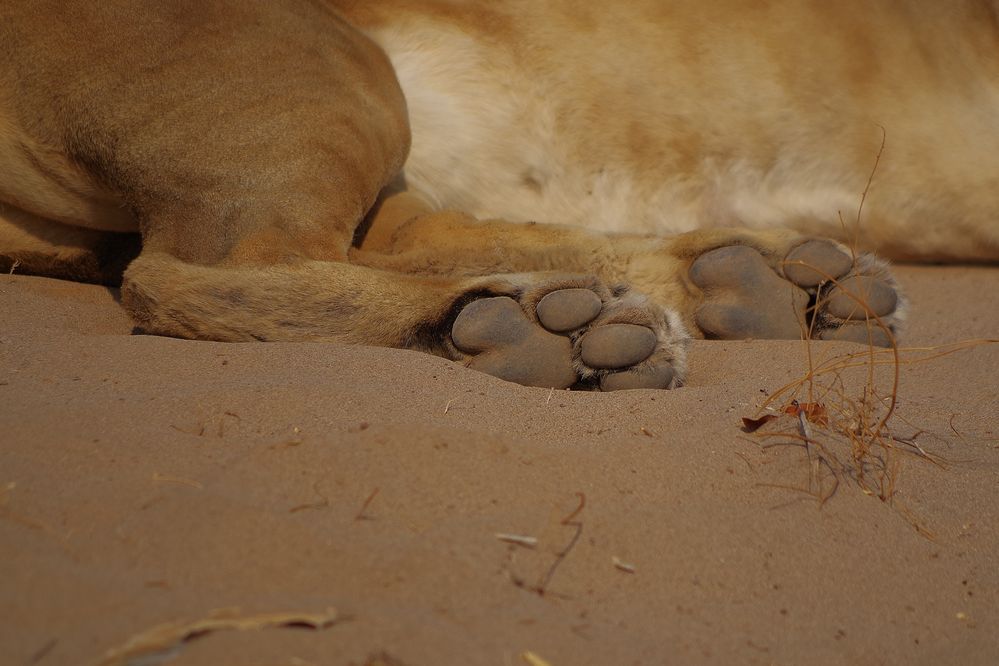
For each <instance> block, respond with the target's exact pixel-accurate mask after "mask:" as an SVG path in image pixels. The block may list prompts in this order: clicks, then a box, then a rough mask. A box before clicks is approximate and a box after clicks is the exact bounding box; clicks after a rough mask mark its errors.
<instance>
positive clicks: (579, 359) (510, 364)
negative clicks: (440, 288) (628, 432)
mask: <svg viewBox="0 0 999 666" xmlns="http://www.w3.org/2000/svg"><path fill="white" fill-rule="evenodd" d="M524 307H525V305H524V304H522V303H518V302H517V301H516V300H514V299H513V298H511V297H508V296H498V297H493V298H482V299H478V300H475V301H472V302H471V303H470V304H468V305H467V306H465V307H464V308H463V309H462V310H461V312H460V313H459V314H458V316H457V318H456V319H455V321H454V324H453V325H452V328H451V340H452V342H453V343H454V346H455V347H456V348H457V349H458V350H459V351H461V352H462V353H464V354H467V355H468V356H469V358H468V359H467V360H466V364H467V365H468V367H471V368H474V369H476V370H481V371H483V372H486V373H489V374H491V375H494V376H496V377H499V378H501V379H505V380H508V381H512V382H517V383H519V384H524V385H527V386H539V387H545V388H547V387H552V388H560V389H561V388H568V387H570V386H573V385H576V384H578V383H580V381H584V382H588V383H589V384H590V385H592V386H598V387H599V388H601V389H602V390H605V391H612V390H618V389H630V388H669V387H671V386H674V385H676V384H677V383H678V382H679V379H680V377H678V376H677V372H676V369H675V368H674V367H673V365H672V364H671V361H673V360H675V359H676V358H677V357H678V356H681V355H682V349H675V348H672V347H669V348H668V349H667V348H664V347H663V346H662V345H661V344H660V341H659V339H658V337H657V335H656V333H655V331H653V329H651V328H649V327H648V326H643V325H639V324H635V323H629V322H628V321H618V320H617V319H615V316H616V317H618V318H619V319H620V318H624V319H628V318H629V317H630V318H631V321H636V320H637V321H644V320H649V321H654V320H655V316H654V315H653V314H652V312H651V310H652V306H647V309H642V308H636V306H635V304H634V302H633V301H632V302H629V303H628V304H627V305H625V304H623V303H621V302H618V301H614V300H612V301H611V302H609V303H605V302H604V301H603V300H602V299H601V298H600V296H599V295H598V294H597V293H595V292H594V291H593V290H591V289H585V288H565V289H555V290H553V291H551V292H549V293H547V294H545V295H544V296H543V297H541V298H540V299H539V300H538V301H537V303H536V304H535V305H533V308H534V314H535V315H536V317H537V321H534V320H532V318H531V317H529V316H528V315H527V314H526V313H525V311H524ZM526 307H532V306H531V305H530V304H528V305H527V306H526ZM682 337H683V338H684V339H685V335H683V336H682ZM653 357H656V360H655V361H654V360H653Z"/></svg>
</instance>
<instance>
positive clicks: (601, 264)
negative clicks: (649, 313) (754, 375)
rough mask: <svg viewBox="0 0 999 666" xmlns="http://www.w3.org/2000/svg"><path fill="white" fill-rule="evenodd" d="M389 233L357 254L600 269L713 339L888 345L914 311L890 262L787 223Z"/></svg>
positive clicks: (426, 226) (471, 223)
mask: <svg viewBox="0 0 999 666" xmlns="http://www.w3.org/2000/svg"><path fill="white" fill-rule="evenodd" d="M403 210H405V209H403ZM375 226H377V220H376V223H375ZM386 236H387V234H382V235H381V236H380V238H381V239H382V240H381V241H380V244H379V245H378V246H377V247H378V249H379V250H380V251H381V252H377V253H369V252H368V251H367V250H368V248H367V246H366V245H364V244H362V245H361V248H360V249H359V250H358V251H357V256H358V260H359V261H364V262H368V263H369V264H371V265H382V266H394V267H396V268H397V269H403V270H407V271H409V272H422V273H435V272H440V271H445V270H460V271H464V272H465V273H466V274H481V273H485V272H491V271H515V270H551V269H556V268H557V269H559V270H570V271H587V272H592V273H594V274H596V275H598V276H599V277H600V278H601V279H603V280H605V281H607V282H608V283H610V284H627V285H629V286H630V287H631V288H633V289H634V290H636V291H637V292H640V293H643V294H646V295H648V296H649V297H651V298H652V299H653V300H655V301H656V302H657V303H659V304H660V305H662V306H663V307H667V308H671V309H673V310H675V311H676V312H677V313H678V315H679V316H680V319H681V320H682V321H683V322H684V323H685V324H686V325H687V326H688V327H689V328H690V329H691V330H692V331H693V332H694V334H695V335H698V334H699V335H701V336H703V337H709V338H723V339H745V338H771V339H775V338H776V339H787V338H792V339H794V338H800V337H814V338H822V339H845V340H853V341H857V342H873V343H875V344H879V345H887V344H890V343H891V341H892V340H893V339H894V337H895V336H896V335H897V334H898V333H899V332H900V329H901V325H902V323H903V322H904V319H905V312H906V300H905V298H904V297H903V296H902V294H901V291H900V289H899V288H898V285H897V284H896V282H895V280H894V278H893V277H892V276H891V274H890V272H889V270H888V267H887V264H886V263H884V262H883V261H881V260H879V259H877V258H876V257H874V256H872V255H868V254H861V255H858V256H855V255H854V254H853V253H852V252H851V251H850V250H849V249H848V248H846V247H845V246H843V245H842V244H839V243H836V242H834V241H830V240H825V239H820V238H814V237H810V236H804V235H801V234H799V233H797V232H794V231H790V230H783V229H781V230H766V231H763V230H743V229H711V230H700V231H694V232H690V233H686V234H680V235H677V236H673V237H667V238H661V237H651V236H635V235H620V236H607V235H602V234H597V233H594V232H589V231H586V230H582V229H575V228H570V227H560V226H553V225H535V224H526V225H525V224H512V223H507V222H503V221H498V220H488V221H478V220H475V219H473V218H471V217H469V216H467V215H462V214H460V213H455V212H446V211H445V212H440V213H432V212H431V213H422V214H420V215H417V216H416V217H413V218H411V219H410V220H408V221H406V222H403V223H399V221H398V220H397V219H396V220H394V226H393V231H392V233H391V242H388V243H386V242H385V241H384V239H385V237H386ZM427 247H433V248H434V249H433V252H432V253H431V252H429V251H427V249H426V248H427ZM449 267H450V268H449Z"/></svg>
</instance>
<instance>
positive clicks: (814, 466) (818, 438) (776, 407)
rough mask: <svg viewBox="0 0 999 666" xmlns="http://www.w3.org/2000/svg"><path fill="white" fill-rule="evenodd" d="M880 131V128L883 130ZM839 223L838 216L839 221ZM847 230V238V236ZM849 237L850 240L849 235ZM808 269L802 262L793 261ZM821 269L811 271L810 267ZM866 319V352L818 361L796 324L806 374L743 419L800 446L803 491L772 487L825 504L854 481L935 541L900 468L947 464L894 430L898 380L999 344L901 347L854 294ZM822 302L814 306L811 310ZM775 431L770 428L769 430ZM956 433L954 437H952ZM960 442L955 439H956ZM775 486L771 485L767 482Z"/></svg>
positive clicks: (806, 329)
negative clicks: (908, 499)
mask: <svg viewBox="0 0 999 666" xmlns="http://www.w3.org/2000/svg"><path fill="white" fill-rule="evenodd" d="M882 130H883V128H882ZM884 147H885V137H884V135H883V136H882V141H881V147H880V149H879V150H878V154H877V157H876V159H875V162H874V168H873V169H872V171H871V174H870V177H869V178H868V180H867V186H866V187H865V188H864V192H863V194H862V195H861V198H860V205H859V207H858V210H857V218H856V223H855V224H856V226H855V229H854V233H853V238H854V243H853V248H852V251H853V256H854V263H856V257H857V255H856V247H857V244H858V240H857V239H858V238H859V227H860V216H861V213H862V211H863V208H864V203H865V201H866V200H867V195H868V192H869V190H870V187H871V183H872V182H873V179H874V173H875V172H876V171H877V167H878V164H879V163H880V160H881V156H882V153H883V152H884ZM840 219H841V221H842V216H840ZM845 227H846V225H845V224H844V232H846V231H847V230H846V228H845ZM846 235H849V234H846ZM794 263H796V264H799V265H806V264H805V262H794ZM809 267H810V268H812V269H813V270H816V271H818V272H820V273H821V272H822V271H820V270H819V269H818V268H817V267H815V266H809ZM824 277H825V279H826V280H827V281H828V283H829V284H830V285H831V286H832V288H830V289H827V290H826V292H825V293H832V291H833V290H834V289H835V287H836V286H838V282H837V280H836V278H835V277H834V276H831V275H825V276H824ZM851 298H853V300H854V302H855V303H856V304H857V306H858V307H859V308H860V309H861V311H863V312H864V313H865V320H866V324H867V330H868V345H867V348H866V349H863V350H861V351H856V352H848V353H839V354H828V355H826V357H824V358H817V357H816V356H817V350H816V348H815V346H813V345H812V342H811V338H812V337H813V336H812V334H813V332H814V330H813V326H814V323H815V318H814V317H813V318H812V322H810V323H806V322H804V321H802V322H801V327H802V338H803V345H804V351H805V356H806V359H807V366H808V367H807V371H806V372H805V373H804V374H803V375H802V376H801V377H800V378H798V379H796V380H794V381H792V382H789V383H788V384H786V385H784V386H782V387H780V388H779V389H777V390H776V391H774V392H773V393H772V394H771V395H770V396H769V397H768V398H767V399H766V401H765V402H764V403H763V405H762V406H761V408H760V412H759V413H758V415H757V417H755V418H744V419H743V424H744V426H745V430H746V431H747V432H751V433H755V435H754V436H755V437H757V438H758V440H759V441H761V442H762V444H761V445H762V447H763V448H764V449H769V448H774V447H781V446H792V447H800V448H801V449H803V450H804V452H805V457H806V459H807V461H808V479H807V483H806V484H805V485H804V486H802V487H798V486H788V485H783V486H777V487H781V488H786V489H790V490H794V491H798V492H801V493H803V494H805V495H806V496H810V497H812V498H814V499H815V500H816V501H817V502H818V503H819V506H822V505H823V504H824V503H825V502H826V501H828V500H829V498H831V497H832V496H833V495H834V494H835V493H836V491H837V490H838V489H839V487H840V485H841V483H842V482H843V481H844V480H851V481H853V482H854V483H855V484H856V485H857V486H859V488H860V490H861V491H862V492H864V493H865V494H867V495H869V496H872V497H877V498H878V499H880V500H881V501H882V502H885V503H886V504H889V505H891V506H892V507H893V508H894V509H896V510H897V511H898V512H899V513H900V514H901V515H902V516H903V517H905V518H906V520H908V521H909V522H910V523H911V524H912V525H913V527H915V528H916V530H917V531H919V532H920V533H921V534H923V535H924V536H927V537H929V538H932V536H933V535H932V532H930V531H929V529H927V527H926V526H925V525H923V524H922V523H921V522H920V521H919V520H918V519H917V518H916V516H914V515H913V514H912V513H911V512H910V511H908V510H907V509H906V508H905V507H904V506H902V505H901V504H900V503H898V502H896V492H897V483H898V475H899V469H900V465H901V461H902V458H903V457H904V456H909V457H913V458H916V459H920V460H923V461H926V462H929V463H931V464H933V465H937V466H938V467H940V468H946V464H947V461H946V460H945V459H943V458H942V457H941V456H937V455H934V454H932V453H930V452H928V451H926V450H925V449H924V448H923V447H922V446H920V444H919V443H917V441H916V440H917V438H918V437H919V435H920V434H923V433H924V431H923V430H922V429H919V428H913V429H912V431H911V432H912V434H909V435H906V436H903V435H901V434H899V432H898V431H897V426H896V421H902V422H903V423H905V424H906V425H908V426H910V427H911V424H908V423H907V422H905V421H903V420H902V419H900V418H897V417H896V414H895V412H896V407H897V406H898V402H899V380H900V376H901V368H902V366H904V365H913V364H917V363H926V362H929V361H932V360H934V359H937V358H940V357H943V356H947V355H949V354H953V353H956V352H960V351H964V350H968V349H972V348H974V347H978V346H981V345H986V344H994V343H996V342H999V340H994V339H979V340H965V341H961V342H955V343H952V344H947V345H938V346H932V347H906V348H900V347H899V346H898V345H897V343H896V340H895V336H894V335H893V333H892V331H891V330H890V329H889V327H888V326H887V325H886V324H885V322H884V321H883V320H882V319H881V318H880V317H879V316H877V315H876V314H874V312H873V311H872V310H871V308H870V307H869V306H868V304H867V303H866V302H864V301H863V300H862V299H860V298H858V297H854V296H853V295H851ZM822 305H823V303H822V302H821V301H820V302H817V303H816V304H815V305H814V306H813V308H814V309H813V311H818V310H819V309H820V308H821V306H822ZM878 329H880V330H881V331H882V332H884V333H885V334H886V335H887V338H888V340H889V343H890V345H889V347H887V348H882V347H876V346H875V345H874V343H873V340H874V335H873V334H874V333H875V332H876V331H877V330H878ZM771 423H772V424H773V425H768V424H771ZM955 432H956V431H955ZM957 435H958V436H960V433H957ZM766 485H775V484H766Z"/></svg>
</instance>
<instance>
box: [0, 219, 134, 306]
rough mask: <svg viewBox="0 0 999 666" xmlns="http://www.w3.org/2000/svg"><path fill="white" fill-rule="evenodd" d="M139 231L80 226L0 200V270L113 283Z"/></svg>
mask: <svg viewBox="0 0 999 666" xmlns="http://www.w3.org/2000/svg"><path fill="white" fill-rule="evenodd" d="M139 244H140V242H139V235H138V234H126V233H115V232H106V231H97V230H94V229H84V228H81V227H74V226H70V225H67V224H61V223H59V222H55V221H53V220H49V219H45V218H42V217H39V216H37V215H33V214H31V213H28V212H25V211H23V210H20V209H18V208H14V207H12V206H7V205H0V272H2V273H20V274H25V275H45V276H49V277H56V278H62V279H66V280H76V281H78V282H92V283H95V284H105V285H110V286H117V285H119V284H121V276H122V272H123V271H124V270H125V267H126V266H127V265H128V262H129V261H131V260H132V259H133V258H134V257H135V256H136V255H137V254H138V252H139Z"/></svg>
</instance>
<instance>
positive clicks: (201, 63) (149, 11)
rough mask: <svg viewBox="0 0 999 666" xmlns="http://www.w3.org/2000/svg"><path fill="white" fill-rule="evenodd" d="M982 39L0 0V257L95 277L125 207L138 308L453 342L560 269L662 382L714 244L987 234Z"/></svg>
mask: <svg viewBox="0 0 999 666" xmlns="http://www.w3.org/2000/svg"><path fill="white" fill-rule="evenodd" d="M996 62H999V29H997V24H996V10H995V7H994V5H993V4H992V3H989V2H985V1H984V0H982V1H978V2H973V1H972V0H966V1H964V2H952V3H946V4H940V5H939V6H938V5H936V4H933V3H924V2H920V1H919V0H911V1H909V2H902V1H900V2H894V3H880V4H877V5H876V6H875V5H870V4H869V3H863V2H860V1H859V0H846V1H844V2H839V3H821V2H790V1H786V2H778V1H773V2H759V3H756V2H754V3H749V2H736V1H734V0H728V1H725V2H713V3H709V4H704V3H698V2H694V1H693V0H674V1H672V2H661V1H654V0H639V1H636V2H629V3H616V4H615V3H596V2H592V3H591V2H550V3H540V2H529V1H528V0H504V1H502V2H486V1H485V0H481V1H469V2H445V1H438V2H430V1H428V2H416V1H408V2H407V1H402V0H397V1H393V0H385V1H381V2H359V1H357V2H355V1H351V0H330V1H329V2H325V3H324V2H311V1H308V0H274V1H273V2H269V3H249V4H248V3H242V2H238V1H236V0H216V1H213V2H204V1H202V0H199V1H197V2H195V1H193V0H172V1H171V2H161V3H133V2H127V1H125V0H113V1H112V0H109V1H107V2H101V3H89V2H54V1H49V2H45V1H41V0H40V1H38V2H15V3H5V4H4V6H3V7H2V8H0V268H3V269H4V270H10V269H14V270H18V271H21V272H30V273H38V274H47V275H54V276H59V277H69V278H73V279H83V280H91V281H99V282H109V283H110V282H114V281H115V280H116V279H117V277H119V276H120V273H121V269H122V267H123V266H124V265H125V264H126V263H127V262H128V261H130V260H131V259H132V258H133V257H134V256H135V254H136V252H137V250H138V245H137V241H136V237H135V236H134V234H135V233H140V234H141V244H142V250H141V254H139V255H138V258H137V259H135V260H134V261H132V263H131V265H130V266H129V268H128V270H127V271H126V272H125V275H124V284H123V300H124V303H125V305H126V307H127V308H128V309H129V311H130V312H131V313H132V315H133V316H134V317H135V319H136V321H137V323H138V324H139V325H140V326H141V327H142V328H144V329H146V330H147V331H149V332H154V333H160V334H166V335H177V336H184V337H193V338H208V339H218V340H250V339H259V340H304V339H307V340H339V341H348V342H357V343H365V344H379V345H391V346H402V347H409V348H415V349H423V350H426V351H431V352H434V353H439V354H443V355H446V356H449V357H452V358H459V359H466V360H468V355H469V353H468V352H467V351H462V350H459V349H457V348H456V347H455V344H454V342H453V341H452V339H451V336H450V331H451V328H450V327H451V326H452V325H453V324H454V321H455V317H456V316H457V315H458V314H459V313H460V312H462V309H463V308H464V307H465V306H467V305H468V304H469V303H470V302H472V301H475V300H477V299H481V298H485V297H496V296H504V295H506V296H510V297H511V298H514V299H515V300H517V302H518V303H520V304H521V305H522V306H523V307H524V308H525V313H526V314H525V316H526V317H527V318H528V319H529V320H531V321H535V320H536V315H535V314H534V310H533V309H532V308H534V307H535V305H536V304H537V302H538V301H540V299H541V298H542V297H543V296H544V295H545V294H546V293H550V292H551V291H552V290H553V289H565V288H567V287H572V286H578V287H579V288H584V289H592V290H593V291H594V293H596V294H598V295H599V297H600V299H601V301H602V303H603V306H602V307H603V314H601V315H600V317H598V318H597V319H596V320H593V323H592V324H588V326H591V328H592V327H595V326H597V324H605V323H606V322H610V321H613V322H624V323H631V324H637V325H641V326H647V327H649V328H651V329H652V330H653V331H655V332H656V335H657V340H658V343H657V345H658V346H657V350H658V351H657V352H656V353H655V354H653V357H655V358H660V359H668V360H669V362H670V363H673V364H674V366H675V367H676V368H677V374H678V377H679V378H680V379H682V365H683V363H682V339H683V338H684V337H685V333H684V332H683V329H684V328H687V329H690V331H691V332H692V333H693V334H694V335H701V334H703V332H704V330H707V329H705V327H704V325H703V321H700V320H699V319H698V314H697V313H698V312H699V311H700V310H699V309H700V308H703V307H704V306H705V304H706V303H707V301H708V300H710V297H711V296H712V293H710V289H708V288H706V287H703V286H698V285H697V284H695V282H696V280H692V278H691V277H690V271H691V270H692V269H691V266H692V264H693V263H694V262H695V261H696V260H697V259H698V258H699V257H702V256H704V255H705V254H706V253H708V252H709V251H710V250H713V249H715V248H724V247H731V246H740V245H745V246H749V247H752V248H755V249H756V250H758V252H759V255H760V256H761V257H763V260H764V261H765V262H766V264H767V265H768V266H769V267H770V269H771V270H773V271H774V274H775V275H777V276H780V277H783V262H785V259H786V258H787V257H788V256H790V254H789V253H792V252H793V251H794V250H795V248H797V247H801V246H802V243H803V242H805V241H806V240H807V239H808V238H811V237H814V236H830V237H837V238H839V239H841V240H844V241H848V242H855V241H856V242H857V243H858V244H859V246H860V248H861V249H869V250H877V251H879V252H880V253H882V254H884V255H887V256H891V257H900V258H915V259H923V260H938V259H948V260H970V261H996V260H999V225H997V224H996V222H995V220H994V215H995V213H996V211H997V209H999V206H997V203H999V195H997V194H996V193H997V192H999V188H997V185H999V113H997V110H999V70H997V68H996V66H995V63H996ZM883 132H884V134H885V135H886V136H887V139H886V148H885V151H884V154H883V156H882V158H881V164H880V167H879V169H878V171H877V174H876V177H875V180H874V182H873V185H872V187H871V189H870V193H869V197H868V199H867V201H866V203H865V208H864V215H863V219H862V225H861V228H860V229H859V230H857V229H854V228H853V227H852V223H853V220H854V219H855V218H856V214H857V206H858V205H859V201H860V193H861V192H862V191H863V190H864V187H865V184H866V182H867V178H868V176H869V173H870V169H871V166H872V164H873V161H874V157H875V155H876V153H877V152H878V148H879V146H880V144H881V140H882V135H883V134H882V133H883ZM404 164H405V167H404ZM844 219H845V220H846V222H847V224H846V225H845V227H844V226H843V225H842V224H841V220H844ZM480 220H482V221H480ZM522 222H532V224H520V223H522ZM533 222H542V223H545V224H533ZM678 234H680V235H678ZM861 266H862V267H863V270H862V271H861V270H860V268H859V267H861ZM855 272H858V274H862V275H868V276H872V277H873V278H876V279H878V280H880V281H882V282H883V283H884V284H885V285H888V287H890V288H891V289H894V287H893V283H892V282H891V280H890V278H889V277H888V276H887V273H886V272H885V270H884V268H883V266H881V265H880V264H875V263H873V262H872V261H870V260H866V259H865V260H864V261H863V262H861V263H856V262H855ZM852 274H853V273H851V275H852ZM588 276H595V277H596V278H597V280H598V282H593V278H592V277H588ZM833 277H835V276H833ZM624 284H627V285H630V291H629V290H628V289H625V288H624V287H621V286H618V285H624ZM555 285H559V286H558V287H556V286H555ZM598 285H608V286H607V287H604V286H598ZM636 293H641V294H645V295H647V296H648V297H649V298H648V299H645V300H641V299H640V300H635V298H637V297H634V296H629V295H628V294H636ZM532 294H534V295H532ZM642 298H643V299H644V297H642ZM812 298H813V300H814V298H816V296H815V294H814V293H813V295H812ZM629 299H630V300H629ZM739 305H740V307H749V306H748V305H746V304H744V303H741V302H740V303H739ZM901 305H902V303H901V302H900V304H899V308H898V311H897V312H895V313H894V314H893V315H892V317H893V319H892V322H891V328H892V329H893V330H894V329H895V327H896V325H897V323H898V322H900V321H901V318H902V316H903V314H904V313H903V311H902V307H901ZM886 312H887V311H886ZM615 313H616V314H615ZM823 316H824V315H823ZM886 316H887V315H886ZM653 320H654V321H655V322H659V323H654V322H653ZM838 325H839V324H837V326H838ZM584 335H585V332H584V331H583V329H580V330H579V331H577V332H575V333H572V334H571V336H570V337H571V338H572V340H573V345H575V346H576V347H578V346H579V340H580V339H581V338H582V336H584ZM853 337H854V338H856V337H857V336H853ZM576 347H574V349H575V348H576ZM573 354H574V357H573V358H574V360H573V363H574V367H576V368H577V371H578V373H577V374H578V375H579V377H582V378H584V379H585V378H586V377H587V376H589V375H588V374H587V372H590V371H589V370H579V368H580V367H581V366H580V361H579V351H578V349H576V351H574V352H573ZM653 357H650V359H651V358H653ZM469 362H470V361H469ZM664 362H665V361H664ZM650 363H652V361H651V360H650V361H648V362H647V363H646V365H648V364H650ZM591 374H592V373H591ZM594 376H595V375H594ZM601 376H603V375H601Z"/></svg>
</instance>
